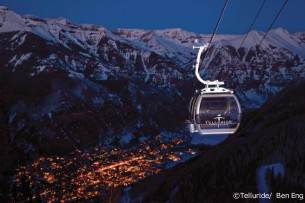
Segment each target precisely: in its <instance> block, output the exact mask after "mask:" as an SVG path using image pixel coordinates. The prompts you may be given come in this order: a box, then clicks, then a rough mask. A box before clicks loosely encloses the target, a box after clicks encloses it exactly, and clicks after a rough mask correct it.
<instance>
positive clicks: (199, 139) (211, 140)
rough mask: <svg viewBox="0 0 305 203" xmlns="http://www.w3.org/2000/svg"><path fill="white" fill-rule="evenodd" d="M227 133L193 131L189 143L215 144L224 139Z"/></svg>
mask: <svg viewBox="0 0 305 203" xmlns="http://www.w3.org/2000/svg"><path fill="white" fill-rule="evenodd" d="M228 137H229V135H201V134H199V133H193V134H192V139H191V144H192V145H201V144H205V145H217V144H219V143H221V142H222V141H224V140H226V139H227V138H228Z"/></svg>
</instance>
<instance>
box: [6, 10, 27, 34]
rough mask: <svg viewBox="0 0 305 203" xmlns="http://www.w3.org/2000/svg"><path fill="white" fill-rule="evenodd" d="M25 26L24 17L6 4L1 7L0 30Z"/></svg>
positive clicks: (17, 28)
mask: <svg viewBox="0 0 305 203" xmlns="http://www.w3.org/2000/svg"><path fill="white" fill-rule="evenodd" d="M24 28H25V19H24V18H22V17H21V16H20V15H18V14H17V13H15V12H14V11H12V10H10V9H8V8H7V7H5V6H1V7H0V32H11V31H17V30H22V29H24Z"/></svg>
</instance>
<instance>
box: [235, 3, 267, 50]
mask: <svg viewBox="0 0 305 203" xmlns="http://www.w3.org/2000/svg"><path fill="white" fill-rule="evenodd" d="M265 3H266V0H264V1H263V2H262V4H261V7H260V8H259V10H258V12H257V14H256V16H255V18H254V19H253V21H252V23H251V25H250V27H249V29H248V31H247V34H246V35H245V37H244V39H243V41H242V42H241V44H240V46H239V48H241V47H242V45H243V44H244V42H245V40H246V38H247V37H248V34H249V32H250V31H251V29H252V27H253V25H254V23H255V21H256V19H257V17H258V16H259V14H260V12H261V11H262V9H263V7H264V5H265Z"/></svg>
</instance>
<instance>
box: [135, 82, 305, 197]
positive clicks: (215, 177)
mask: <svg viewBox="0 0 305 203" xmlns="http://www.w3.org/2000/svg"><path fill="white" fill-rule="evenodd" d="M304 91H305V83H304V82H303V83H301V84H298V85H294V86H292V87H291V86H290V87H289V88H287V89H285V90H284V91H283V92H281V93H280V94H279V95H277V96H276V97H274V99H272V100H271V101H270V102H268V103H267V104H266V105H264V106H263V107H262V108H261V109H260V110H259V111H257V112H256V114H255V115H254V118H255V119H254V121H253V122H251V124H250V126H248V127H247V128H246V129H245V131H242V132H240V133H237V135H236V136H234V137H232V138H231V139H229V140H227V141H226V142H224V143H222V144H220V145H218V146H215V147H214V148H212V149H210V150H206V151H204V152H203V153H202V154H201V155H200V156H198V157H196V158H195V159H193V160H190V161H189V162H187V163H185V164H181V165H180V166H177V167H175V168H172V169H171V170H169V171H166V172H164V173H161V174H159V175H156V176H154V177H152V178H150V179H147V180H144V181H143V182H142V183H140V184H138V185H136V186H135V187H133V188H132V189H131V192H130V193H131V196H132V198H131V199H132V201H131V202H138V200H139V198H141V199H142V201H143V202H234V201H236V200H234V198H233V194H234V193H235V192H244V193H249V192H251V193H253V194H256V193H258V192H259V182H260V181H261V180H259V179H258V169H259V168H261V167H263V166H268V165H270V164H279V165H281V166H283V170H284V172H283V174H281V175H278V174H275V173H273V170H274V171H275V170H276V169H275V168H274V169H273V170H269V171H267V173H266V177H265V178H266V182H267V185H268V188H269V191H271V192H273V193H274V195H275V193H276V192H280V193H285V194H286V193H289V194H290V193H292V192H295V193H302V191H304V181H305V177H304V172H305V164H304V160H305V159H304V158H305V153H304V144H305V134H304V130H305V128H304V120H305V104H304V99H305V98H304ZM272 174H274V175H272ZM152 185H153V187H152ZM244 201H245V200H244ZM273 201H274V202H287V201H288V200H287V199H282V200H280V199H275V198H274V197H273ZM295 201H298V200H295ZM249 202H257V199H252V200H251V199H249ZM289 202H294V200H291V199H290V200H289Z"/></svg>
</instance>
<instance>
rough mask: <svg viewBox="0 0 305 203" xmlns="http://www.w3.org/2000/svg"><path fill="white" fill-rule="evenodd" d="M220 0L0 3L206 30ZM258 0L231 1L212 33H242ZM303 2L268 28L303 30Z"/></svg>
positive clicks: (268, 12) (110, 23) (86, 19)
mask: <svg viewBox="0 0 305 203" xmlns="http://www.w3.org/2000/svg"><path fill="white" fill-rule="evenodd" d="M224 2H225V0H192V1H186V0H175V1H173V0H154V1H145V0H144V1H143V0H114V1H103V0H89V1H85V0H52V1H42V0H26V1H20V0H2V2H1V3H0V4H1V5H4V6H7V7H9V8H10V9H12V10H14V11H15V12H17V13H19V14H21V15H25V14H30V15H35V16H38V17H43V18H50V17H59V16H61V17H65V18H67V19H69V20H70V21H72V22H75V23H79V24H84V23H85V24H98V25H103V26H105V27H106V28H108V29H116V28H139V29H165V28H182V29H185V30H188V31H192V32H196V33H203V34H208V33H212V32H213V29H214V27H215V24H216V22H217V19H218V17H219V14H220V12H221V10H222V7H223V5H224ZM262 2H263V0H231V1H229V4H228V7H227V9H226V11H225V14H224V17H223V20H222V22H221V24H220V26H219V29H218V32H217V33H218V34H219V33H221V34H243V33H246V32H247V30H248V28H249V26H250V24H251V22H252V20H253V18H254V17H255V15H256V13H257V11H258V10H259V8H260V6H261V4H262ZM284 2H285V0H266V3H265V6H264V8H263V10H262V11H261V14H260V16H259V17H258V19H257V21H256V23H255V25H254V27H253V29H255V30H260V31H266V30H267V29H268V27H269V25H270V24H271V22H272V21H273V19H274V17H275V16H276V14H277V12H278V11H279V10H280V8H281V6H282V5H283V3H284ZM304 19H305V1H304V0H289V1H288V3H287V4H286V6H285V8H284V10H283V11H282V13H281V14H280V16H279V17H278V19H277V21H276V22H275V24H274V26H273V28H278V27H283V28H285V29H287V30H288V31H290V32H298V31H305V20H304Z"/></svg>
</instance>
